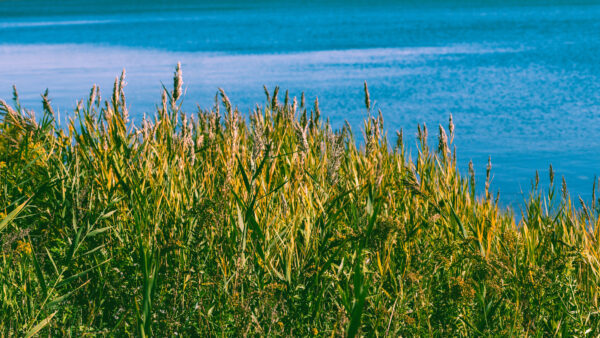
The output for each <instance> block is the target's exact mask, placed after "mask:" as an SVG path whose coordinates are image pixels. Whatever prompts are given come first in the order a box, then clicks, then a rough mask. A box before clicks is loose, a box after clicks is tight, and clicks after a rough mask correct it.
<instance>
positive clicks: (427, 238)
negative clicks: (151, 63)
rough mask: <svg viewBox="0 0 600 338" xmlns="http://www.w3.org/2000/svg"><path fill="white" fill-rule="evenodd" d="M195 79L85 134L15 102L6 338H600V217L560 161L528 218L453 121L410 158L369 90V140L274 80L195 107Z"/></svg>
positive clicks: (77, 119) (46, 105) (76, 124)
mask: <svg viewBox="0 0 600 338" xmlns="http://www.w3.org/2000/svg"><path fill="white" fill-rule="evenodd" d="M182 83H183V82H182V77H181V70H180V69H179V67H178V68H177V71H176V73H175V76H174V86H173V89H172V90H167V89H165V90H164V92H163V96H162V104H161V105H159V106H158V107H157V112H156V115H155V116H151V117H148V118H145V119H144V120H143V123H141V124H139V125H137V126H136V125H134V124H133V123H130V122H129V119H128V108H127V107H128V106H127V103H126V101H125V95H124V93H123V86H124V75H122V76H121V77H120V78H118V79H117V80H116V81H115V85H114V90H113V92H112V95H111V97H110V98H109V99H108V100H106V101H102V100H101V98H100V92H99V90H98V88H97V87H94V88H93V89H92V91H91V93H90V96H89V98H88V99H87V100H86V101H81V102H79V104H78V105H77V109H76V111H75V113H74V114H72V115H71V118H70V119H69V123H68V125H62V126H61V125H59V123H58V120H59V119H58V118H57V113H56V112H55V111H54V110H53V108H52V106H51V104H50V100H49V97H48V94H47V93H46V94H44V95H43V96H42V101H43V113H42V114H41V116H40V117H38V118H36V117H35V116H34V114H33V113H32V112H31V111H29V110H26V109H24V108H23V107H21V105H20V103H19V99H18V95H17V91H16V90H15V93H14V100H13V101H14V102H13V103H12V104H10V105H9V104H7V103H6V102H4V101H0V114H1V115H0V236H1V237H0V238H1V251H0V252H1V263H0V276H1V277H0V332H1V335H2V336H12V335H19V336H21V335H25V336H28V337H29V336H32V335H35V334H43V335H52V336H59V335H60V336H63V335H67V336H82V335H139V336H148V335H153V336H171V335H184V336H221V335H223V336H245V335H255V334H257V335H267V336H290V335H292V336H310V335H314V336H342V335H346V336H356V335H376V336H413V335H419V336H429V335H432V336H448V335H452V336H481V335H494V336H496V335H502V336H504V335H517V336H552V335H569V336H571V335H577V336H586V335H594V336H595V335H598V334H600V314H599V312H598V310H599V305H598V300H599V290H600V288H599V284H598V283H599V282H600V272H599V268H600V265H599V261H598V259H599V257H600V255H599V252H598V250H599V248H600V247H599V243H598V239H599V236H600V234H599V231H600V230H599V227H598V222H600V207H599V206H598V204H597V202H596V201H595V198H594V199H593V200H594V201H592V203H591V204H588V205H586V204H584V203H583V201H581V203H580V202H579V201H578V202H577V203H574V202H573V201H572V200H571V198H570V196H569V193H568V191H567V187H566V184H565V183H564V180H563V184H562V187H555V184H554V173H553V172H552V169H551V168H550V173H549V176H550V177H549V181H550V189H549V191H548V192H545V193H542V192H541V189H539V188H538V183H539V178H538V177H537V176H536V177H535V180H534V183H533V187H532V192H531V196H530V198H529V200H528V201H527V202H526V205H524V206H523V210H524V211H523V214H522V215H519V216H518V217H515V215H514V212H513V211H511V210H510V209H501V208H500V207H499V204H498V199H497V196H494V194H492V193H491V190H490V186H489V177H490V169H491V166H490V165H488V168H487V177H488V181H487V182H486V185H485V191H484V192H483V193H482V194H480V195H478V193H477V192H476V190H475V178H474V170H473V167H472V166H471V167H470V168H471V169H470V170H469V171H470V172H469V173H468V174H466V175H461V174H460V173H459V172H458V169H457V163H456V150H452V151H451V147H452V141H453V136H454V125H453V123H452V119H451V118H450V121H449V125H448V128H447V131H446V129H445V128H444V127H442V126H440V127H439V136H438V142H435V143H434V144H431V145H430V144H429V143H428V129H427V128H426V126H424V125H423V126H419V128H418V134H417V143H418V151H417V152H416V153H415V154H414V158H411V156H410V155H409V154H408V152H407V150H406V147H405V145H404V143H405V138H404V137H403V133H402V132H401V131H400V132H398V133H397V135H396V138H397V139H396V140H394V141H390V139H389V138H388V136H387V135H386V133H385V129H384V126H383V118H382V117H381V114H379V115H378V116H377V115H375V114H373V113H372V112H371V110H372V107H371V102H370V99H369V94H368V90H367V87H366V84H365V106H366V112H365V116H366V118H365V121H364V126H363V128H362V132H363V135H362V140H364V141H361V142H360V143H359V142H357V141H356V139H355V136H354V134H353V131H352V130H351V128H350V127H349V126H346V127H344V128H343V129H341V130H337V131H333V130H332V128H331V127H330V125H329V123H328V122H326V121H323V119H322V118H321V113H320V110H319V107H318V102H315V103H314V106H312V105H311V107H309V106H308V105H307V104H306V103H305V100H304V97H302V98H301V100H300V102H297V101H296V99H293V100H290V99H289V97H288V95H287V93H286V95H285V98H284V99H281V98H280V95H278V89H277V88H275V90H274V92H268V91H267V90H266V88H265V93H266V96H267V100H266V101H267V103H266V105H265V106H264V107H257V108H256V109H255V110H254V111H253V112H252V113H251V114H250V116H249V117H248V118H244V117H243V116H242V115H241V114H240V113H239V112H238V110H237V109H235V108H234V106H233V104H232V103H231V102H230V101H229V99H228V98H227V96H226V94H225V92H224V91H220V93H219V94H218V95H217V97H215V105H214V107H213V108H212V109H210V110H206V111H205V110H199V111H198V112H197V114H194V115H188V114H186V113H184V112H183V111H182V110H181V106H180V102H181V96H182ZM281 96H283V95H281ZM407 139H409V138H407ZM406 142H413V140H412V138H410V141H406ZM359 144H361V145H360V146H359ZM521 216H522V217H521ZM516 219H519V222H518V223H515V220H516Z"/></svg>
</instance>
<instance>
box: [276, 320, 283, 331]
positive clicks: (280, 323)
mask: <svg viewBox="0 0 600 338" xmlns="http://www.w3.org/2000/svg"><path fill="white" fill-rule="evenodd" d="M277 325H279V328H280V329H282V330H283V323H282V322H277Z"/></svg>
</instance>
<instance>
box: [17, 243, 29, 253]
mask: <svg viewBox="0 0 600 338" xmlns="http://www.w3.org/2000/svg"><path fill="white" fill-rule="evenodd" d="M15 251H16V252H17V253H20V254H27V255H29V254H31V244H29V243H27V242H24V241H17V248H16V249H15Z"/></svg>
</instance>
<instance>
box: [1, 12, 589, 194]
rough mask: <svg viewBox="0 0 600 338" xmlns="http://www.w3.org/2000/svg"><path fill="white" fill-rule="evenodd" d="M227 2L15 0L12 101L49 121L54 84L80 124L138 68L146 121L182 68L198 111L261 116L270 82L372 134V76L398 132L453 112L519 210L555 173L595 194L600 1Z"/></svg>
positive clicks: (8, 40) (9, 56)
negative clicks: (366, 91)
mask: <svg viewBox="0 0 600 338" xmlns="http://www.w3.org/2000/svg"><path fill="white" fill-rule="evenodd" d="M81 2H82V1H81ZM500 2H501V3H502V5H499V4H498V3H500ZM214 3H216V2H205V3H202V2H191V1H187V2H186V1H182V2H180V3H179V4H177V5H173V4H169V2H160V1H148V0H146V1H140V2H129V3H125V2H123V1H120V2H117V1H100V2H96V3H95V4H81V3H80V2H76V1H60V2H53V1H14V0H13V1H10V0H9V1H6V0H5V1H0V97H3V98H5V99H8V98H10V96H11V86H12V84H16V85H17V87H18V88H19V91H20V93H21V96H22V101H23V102H24V103H25V104H26V105H27V106H28V107H32V108H35V109H36V110H40V102H39V101H40V98H39V94H40V93H41V92H42V91H43V90H44V89H45V88H50V94H51V97H52V98H53V102H54V104H55V105H56V106H57V107H59V108H60V110H61V111H62V112H64V113H68V112H70V111H72V110H73V108H74V106H75V99H77V98H83V97H85V96H86V94H87V93H88V92H89V88H90V87H91V86H92V84H94V83H97V84H99V85H100V86H101V88H104V91H105V92H106V93H108V92H109V90H110V87H111V85H112V82H113V81H114V77H115V76H116V75H118V74H119V73H120V71H121V69H122V68H126V69H127V74H128V81H127V82H128V86H127V88H126V93H127V94H128V102H129V104H130V105H131V111H132V112H133V115H134V120H135V118H136V117H137V118H138V120H139V118H140V117H141V115H142V114H143V113H144V112H152V110H153V107H154V106H155V105H156V104H157V103H158V101H159V99H160V90H161V81H162V83H165V84H166V85H167V86H169V85H170V83H171V76H172V72H173V69H174V66H175V64H176V63H177V61H181V62H182V65H183V70H184V81H185V87H186V88H187V94H186V97H185V105H186V107H188V108H189V110H192V109H194V107H195V105H196V104H199V105H200V106H202V107H208V106H209V105H211V104H212V100H213V97H214V94H215V92H216V90H217V88H218V87H222V88H224V89H225V90H226V91H227V92H228V95H229V97H230V98H231V99H232V101H234V103H236V104H237V106H238V107H239V108H240V109H241V110H242V111H244V112H247V111H248V110H249V109H251V107H253V106H254V105H255V104H256V103H262V102H263V100H264V94H263V93H262V85H263V84H265V85H267V87H269V88H273V87H274V86H275V85H279V86H281V87H282V88H283V89H289V90H290V93H291V94H292V95H297V96H299V95H300V92H301V91H305V92H306V93H307V95H308V97H309V98H314V97H316V96H318V98H319V103H320V107H321V110H322V111H323V112H324V115H326V116H328V117H330V119H331V120H332V122H333V123H334V125H336V126H340V125H342V123H343V121H344V120H345V119H346V120H348V121H349V122H350V123H351V124H352V125H353V126H354V129H355V132H358V131H359V130H360V122H361V121H362V119H363V118H364V116H365V111H364V108H363V102H364V99H363V96H362V83H363V81H364V80H367V82H368V83H369V87H370V89H371V98H372V99H374V100H375V101H376V108H380V109H381V110H382V112H383V115H384V118H385V120H386V128H387V129H388V131H389V134H390V135H393V134H394V132H395V130H396V129H399V128H401V127H402V128H404V130H405V135H413V134H414V132H415V131H416V126H417V123H422V122H426V123H427V125H428V126H429V129H430V134H431V135H436V134H437V127H436V126H437V125H438V124H439V123H442V124H444V125H446V124H447V119H448V114H450V113H452V114H453V115H454V120H455V123H456V125H457V129H456V138H455V144H456V146H457V148H458V152H459V161H460V162H461V163H462V165H461V167H462V168H466V165H467V163H468V161H469V160H470V159H473V161H474V163H475V169H476V172H477V174H478V176H480V177H482V176H483V175H484V174H485V164H486V162H487V157H488V155H490V156H491V157H492V163H493V177H494V178H493V182H492V186H493V187H494V188H495V189H499V190H500V192H501V196H502V200H503V201H504V203H510V204H515V203H518V202H520V201H522V199H523V195H522V194H521V191H527V190H528V189H529V184H530V181H531V179H532V178H533V177H534V175H535V170H536V169H539V170H540V171H541V177H542V178H545V177H547V168H548V165H549V164H550V163H552V164H553V165H554V168H555V169H556V171H557V175H558V177H560V175H564V176H565V177H566V179H567V183H568V186H569V189H570V191H571V192H572V193H574V194H577V195H581V196H583V197H584V198H589V196H590V195H591V187H592V183H593V180H594V176H595V175H598V174H599V173H600V137H599V136H600V2H592V1H587V2H578V3H577V4H575V5H574V4H573V2H570V3H569V2H567V1H564V2H553V3H549V2H541V1H538V2H532V1H530V2H526V4H525V5H524V4H522V3H521V4H518V2H508V1H498V2H493V1H480V2H477V3H474V2H473V1H450V0H448V1H438V2H435V1H430V2H427V3H426V4H423V3H424V2H423V1H420V2H416V1H415V2H414V3H407V2H404V3H402V4H398V2H393V3H389V2H378V3H375V4H374V5H373V4H372V5H366V4H365V3H361V2H348V1H344V2H332V1H329V2H325V3H323V2H317V1H313V2H310V1H309V2H302V3H301V2H300V1H298V2H295V3H291V2H286V3H285V4H284V1H277V2H253V3H252V4H249V3H250V2H247V1H238V2H223V3H221V4H219V5H215V4H214ZM417 3H419V4H417ZM432 141H433V139H432Z"/></svg>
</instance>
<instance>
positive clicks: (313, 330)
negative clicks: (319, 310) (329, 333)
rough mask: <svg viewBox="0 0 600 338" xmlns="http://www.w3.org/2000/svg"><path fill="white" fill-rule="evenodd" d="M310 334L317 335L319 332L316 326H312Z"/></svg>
mask: <svg viewBox="0 0 600 338" xmlns="http://www.w3.org/2000/svg"><path fill="white" fill-rule="evenodd" d="M312 334H313V336H316V335H318V334H319V330H317V328H316V327H313V329H312Z"/></svg>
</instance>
